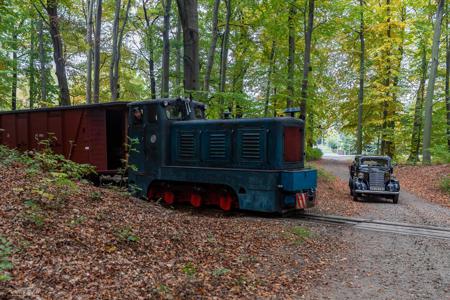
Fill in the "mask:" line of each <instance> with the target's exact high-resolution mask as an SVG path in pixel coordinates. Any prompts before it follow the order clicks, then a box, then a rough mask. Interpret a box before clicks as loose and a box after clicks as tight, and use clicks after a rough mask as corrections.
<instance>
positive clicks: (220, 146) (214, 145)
mask: <svg viewBox="0 0 450 300" xmlns="http://www.w3.org/2000/svg"><path fill="white" fill-rule="evenodd" d="M209 158H210V159H225V158H226V149H225V133H210V134H209Z"/></svg>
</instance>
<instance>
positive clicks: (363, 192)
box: [354, 190, 400, 195]
mask: <svg viewBox="0 0 450 300" xmlns="http://www.w3.org/2000/svg"><path fill="white" fill-rule="evenodd" d="M354 192H355V193H358V194H373V195H399V194H400V192H389V191H371V190H355V191H354Z"/></svg>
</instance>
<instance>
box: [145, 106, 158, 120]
mask: <svg viewBox="0 0 450 300" xmlns="http://www.w3.org/2000/svg"><path fill="white" fill-rule="evenodd" d="M157 121H158V114H157V106H156V105H155V104H150V105H148V106H147V122H149V123H155V122H157Z"/></svg>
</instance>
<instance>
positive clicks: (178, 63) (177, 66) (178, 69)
mask: <svg viewBox="0 0 450 300" xmlns="http://www.w3.org/2000/svg"><path fill="white" fill-rule="evenodd" d="M181 31H182V29H181V21H180V16H178V17H177V35H176V39H177V47H176V56H177V57H176V64H175V73H176V74H177V78H176V86H177V90H180V89H181V76H182V74H181V55H182V54H181V45H182V43H183V41H182V38H181V35H182V32H181Z"/></svg>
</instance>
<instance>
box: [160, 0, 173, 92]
mask: <svg viewBox="0 0 450 300" xmlns="http://www.w3.org/2000/svg"><path fill="white" fill-rule="evenodd" d="M163 3H164V6H165V7H164V30H163V57H162V76H161V77H162V82H161V97H163V98H165V97H169V73H170V40H169V31H170V13H171V11H172V0H165V1H163Z"/></svg>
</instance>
